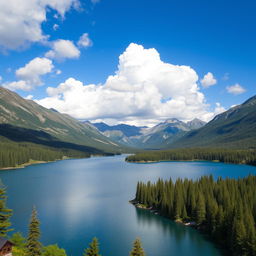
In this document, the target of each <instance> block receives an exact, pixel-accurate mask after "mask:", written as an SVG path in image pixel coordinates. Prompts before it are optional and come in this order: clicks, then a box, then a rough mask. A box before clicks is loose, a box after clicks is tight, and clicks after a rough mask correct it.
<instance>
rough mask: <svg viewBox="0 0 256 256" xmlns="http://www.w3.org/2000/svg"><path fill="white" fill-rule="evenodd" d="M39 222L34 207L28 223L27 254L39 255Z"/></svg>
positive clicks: (29, 255)
mask: <svg viewBox="0 0 256 256" xmlns="http://www.w3.org/2000/svg"><path fill="white" fill-rule="evenodd" d="M39 226H40V222H39V220H38V218H37V211H36V208H35V207H34V208H33V211H32V215H31V219H30V224H29V234H28V239H27V256H41V248H42V246H41V243H40V242H39V238H40V227H39Z"/></svg>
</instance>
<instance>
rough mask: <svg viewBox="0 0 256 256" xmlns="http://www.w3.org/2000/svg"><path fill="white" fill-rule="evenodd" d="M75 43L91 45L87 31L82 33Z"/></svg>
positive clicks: (80, 45) (85, 45)
mask: <svg viewBox="0 0 256 256" xmlns="http://www.w3.org/2000/svg"><path fill="white" fill-rule="evenodd" d="M77 45H78V46H79V47H84V48H87V47H90V46H92V40H91V39H90V38H89V34H88V33H84V34H83V35H82V36H81V37H80V38H79V40H78V42H77Z"/></svg>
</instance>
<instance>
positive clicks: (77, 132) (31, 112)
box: [0, 87, 124, 152]
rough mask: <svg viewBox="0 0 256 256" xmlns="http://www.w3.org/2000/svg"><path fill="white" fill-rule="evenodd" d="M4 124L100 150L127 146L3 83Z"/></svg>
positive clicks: (0, 115)
mask: <svg viewBox="0 0 256 256" xmlns="http://www.w3.org/2000/svg"><path fill="white" fill-rule="evenodd" d="M0 124H8V125H11V126H12V127H13V129H15V127H16V128H24V129H30V130H35V131H42V132H44V133H46V134H48V135H49V136H51V137H52V138H54V140H56V141H62V142H66V143H71V144H77V145H81V146H86V147H89V148H94V149H95V150H96V151H98V152H121V151H122V150H123V149H124V147H123V146H122V145H119V144H118V143H116V142H113V141H112V140H111V139H109V138H107V137H106V136H104V135H103V134H102V133H100V132H99V131H98V130H97V129H96V128H95V127H94V126H93V125H90V124H82V123H81V122H79V121H77V120H76V119H74V118H72V117H70V116H69V115H66V114H61V113H59V112H58V111H56V110H54V109H46V108H44V107H42V106H41V105H39V104H37V103H36V102H34V101H32V100H26V99H23V98H22V97H20V96H19V95H18V94H16V93H14V92H11V91H9V90H7V89H5V88H2V87H0ZM2 131H3V129H2ZM0 135H1V134H0ZM9 139H10V138H9Z"/></svg>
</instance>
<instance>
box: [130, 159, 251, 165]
mask: <svg viewBox="0 0 256 256" xmlns="http://www.w3.org/2000/svg"><path fill="white" fill-rule="evenodd" d="M125 162H127V163H131V164H157V163H165V162H210V163H223V164H235V165H249V166H255V165H253V164H246V163H232V162H221V161H220V160H212V161H211V160H200V159H192V160H149V161H146V160H138V161H127V160H125Z"/></svg>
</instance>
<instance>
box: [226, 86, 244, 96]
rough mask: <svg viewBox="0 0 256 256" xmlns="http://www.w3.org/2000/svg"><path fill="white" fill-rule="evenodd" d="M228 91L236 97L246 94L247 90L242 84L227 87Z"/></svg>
mask: <svg viewBox="0 0 256 256" xmlns="http://www.w3.org/2000/svg"><path fill="white" fill-rule="evenodd" d="M226 89H227V92H228V93H231V94H234V95H238V94H242V93H244V92H246V90H245V89H244V88H243V87H242V86H241V85H240V84H234V85H231V86H227V87H226Z"/></svg>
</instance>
